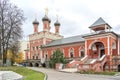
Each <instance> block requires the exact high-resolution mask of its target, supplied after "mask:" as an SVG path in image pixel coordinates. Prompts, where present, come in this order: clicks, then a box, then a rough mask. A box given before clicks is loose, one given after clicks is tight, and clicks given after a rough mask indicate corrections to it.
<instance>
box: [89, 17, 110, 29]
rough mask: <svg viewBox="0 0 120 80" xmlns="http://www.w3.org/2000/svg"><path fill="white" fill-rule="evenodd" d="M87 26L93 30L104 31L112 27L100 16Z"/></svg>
mask: <svg viewBox="0 0 120 80" xmlns="http://www.w3.org/2000/svg"><path fill="white" fill-rule="evenodd" d="M89 28H90V29H91V30H93V31H106V30H110V29H111V28H112V27H111V26H110V25H109V24H108V23H106V22H105V21H104V20H103V19H102V18H101V17H100V18H99V19H98V20H96V21H95V22H94V23H93V24H92V25H91V26H90V27H89Z"/></svg>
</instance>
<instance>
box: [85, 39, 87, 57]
mask: <svg viewBox="0 0 120 80" xmlns="http://www.w3.org/2000/svg"><path fill="white" fill-rule="evenodd" d="M86 55H87V40H86V41H85V56H86Z"/></svg>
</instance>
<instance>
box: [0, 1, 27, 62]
mask: <svg viewBox="0 0 120 80" xmlns="http://www.w3.org/2000/svg"><path fill="white" fill-rule="evenodd" d="M24 20H25V18H24V15H23V11H22V10H21V9H19V8H18V7H17V6H16V5H13V4H11V3H10V1H9V0H0V55H1V54H2V55H1V56H3V57H1V58H2V59H3V64H6V59H7V56H6V54H7V50H8V49H9V48H11V47H12V46H13V45H14V44H15V43H16V42H17V41H18V40H19V39H20V38H22V28H21V26H22V23H23V21H24Z"/></svg>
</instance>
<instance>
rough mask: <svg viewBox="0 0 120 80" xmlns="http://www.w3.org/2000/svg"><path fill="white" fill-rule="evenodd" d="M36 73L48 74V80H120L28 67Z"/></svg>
mask: <svg viewBox="0 0 120 80" xmlns="http://www.w3.org/2000/svg"><path fill="white" fill-rule="evenodd" d="M28 68H29V69H33V70H36V71H40V72H43V73H46V74H47V75H48V80H120V76H105V75H89V74H79V73H65V72H58V71H56V70H53V69H46V68H36V67H28Z"/></svg>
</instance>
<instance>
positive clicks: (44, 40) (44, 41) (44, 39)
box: [43, 37, 46, 45]
mask: <svg viewBox="0 0 120 80" xmlns="http://www.w3.org/2000/svg"><path fill="white" fill-rule="evenodd" d="M43 44H44V45H46V38H45V37H44V38H43Z"/></svg>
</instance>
